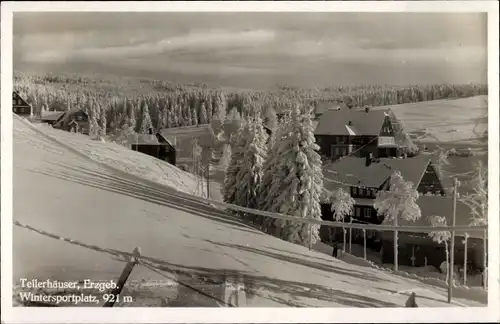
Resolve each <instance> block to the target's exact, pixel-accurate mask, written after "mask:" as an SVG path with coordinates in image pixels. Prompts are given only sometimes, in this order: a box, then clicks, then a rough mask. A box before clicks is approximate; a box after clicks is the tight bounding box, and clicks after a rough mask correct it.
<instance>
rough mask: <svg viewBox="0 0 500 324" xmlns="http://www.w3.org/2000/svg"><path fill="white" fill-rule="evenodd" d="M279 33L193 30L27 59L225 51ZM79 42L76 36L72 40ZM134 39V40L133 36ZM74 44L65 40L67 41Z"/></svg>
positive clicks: (30, 55) (264, 41)
mask: <svg viewBox="0 0 500 324" xmlns="http://www.w3.org/2000/svg"><path fill="white" fill-rule="evenodd" d="M274 38H275V34H274V32H272V31H268V30H251V31H241V32H229V31H221V30H218V31H209V32H193V33H190V34H187V35H182V36H176V37H170V38H164V39H161V40H157V41H147V42H141V43H137V44H133V45H120V46H106V47H88V48H71V46H69V48H68V47H66V48H65V47H64V46H63V47H62V48H61V44H58V45H59V47H60V48H59V49H51V50H45V51H41V52H28V53H27V54H26V55H25V57H24V58H25V60H26V61H29V62H46V63H54V62H59V61H71V60H78V61H81V60H84V61H92V60H106V59H120V58H130V57H135V58H138V57H149V56H156V55H167V56H166V57H168V54H169V53H179V52H182V51H186V52H203V51H209V50H219V51H220V50H225V49H231V48H238V47H240V48H241V47H255V46H264V45H265V44H267V43H269V42H272V41H273V39H274ZM72 40H73V41H74V43H75V44H76V43H77V42H76V38H73V39H72ZM132 40H133V39H132ZM68 43H72V42H71V41H69V42H63V44H68Z"/></svg>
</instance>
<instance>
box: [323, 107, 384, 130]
mask: <svg viewBox="0 0 500 324" xmlns="http://www.w3.org/2000/svg"><path fill="white" fill-rule="evenodd" d="M388 112H389V110H388V109H387V110H373V109H370V110H369V111H368V112H366V111H365V110H354V109H348V108H342V109H340V110H327V111H325V112H324V113H323V114H322V115H321V117H320V118H319V124H318V127H316V131H315V132H314V134H315V135H351V134H350V131H351V130H352V131H353V132H354V133H355V134H356V135H373V136H376V135H378V134H379V133H380V130H381V129H382V125H383V123H384V120H385V117H386V114H388ZM349 122H351V123H349ZM349 124H350V125H349ZM346 126H349V129H348V128H347V127H346Z"/></svg>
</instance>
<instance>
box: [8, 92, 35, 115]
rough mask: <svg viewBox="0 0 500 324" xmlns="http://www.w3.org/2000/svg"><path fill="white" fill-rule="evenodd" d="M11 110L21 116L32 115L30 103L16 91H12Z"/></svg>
mask: <svg viewBox="0 0 500 324" xmlns="http://www.w3.org/2000/svg"><path fill="white" fill-rule="evenodd" d="M12 112H13V113H14V114H16V115H19V116H22V117H31V116H32V115H33V110H32V109H31V105H30V104H28V103H27V102H26V100H24V99H23V98H21V96H20V95H19V93H17V92H16V91H14V92H12Z"/></svg>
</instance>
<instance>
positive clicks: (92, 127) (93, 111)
mask: <svg viewBox="0 0 500 324" xmlns="http://www.w3.org/2000/svg"><path fill="white" fill-rule="evenodd" d="M88 107H89V112H88V114H89V117H90V121H89V136H90V137H91V138H96V137H97V136H98V135H99V123H98V122H97V116H98V115H97V103H94V102H93V100H92V99H91V100H90V101H89V106H88Z"/></svg>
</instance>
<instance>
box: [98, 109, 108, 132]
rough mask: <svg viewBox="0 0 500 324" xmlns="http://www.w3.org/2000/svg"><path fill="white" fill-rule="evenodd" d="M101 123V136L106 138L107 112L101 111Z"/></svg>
mask: <svg viewBox="0 0 500 324" xmlns="http://www.w3.org/2000/svg"><path fill="white" fill-rule="evenodd" d="M99 121H100V124H101V125H100V134H99V135H100V136H101V137H105V136H106V127H107V125H106V124H107V120H106V110H105V109H101V116H100V118H99Z"/></svg>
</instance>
